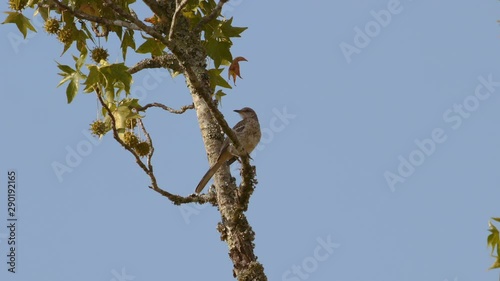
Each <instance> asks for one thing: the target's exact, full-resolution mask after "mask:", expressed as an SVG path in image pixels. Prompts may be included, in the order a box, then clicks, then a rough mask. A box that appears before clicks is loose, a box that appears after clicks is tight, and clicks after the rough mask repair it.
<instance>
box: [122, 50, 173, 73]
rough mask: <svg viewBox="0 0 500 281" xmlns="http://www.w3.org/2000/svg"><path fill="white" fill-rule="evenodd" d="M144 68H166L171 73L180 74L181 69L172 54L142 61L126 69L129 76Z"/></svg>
mask: <svg viewBox="0 0 500 281" xmlns="http://www.w3.org/2000/svg"><path fill="white" fill-rule="evenodd" d="M145 68H168V69H172V70H173V71H177V72H182V67H181V66H180V64H179V61H178V60H177V58H176V57H175V56H174V55H173V54H166V55H163V56H158V57H154V58H150V59H143V60H141V61H140V62H138V63H137V64H136V65H134V66H132V67H131V68H129V69H128V72H129V73H130V74H134V73H136V72H139V71H141V70H143V69H145Z"/></svg>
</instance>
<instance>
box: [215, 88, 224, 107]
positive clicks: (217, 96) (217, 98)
mask: <svg viewBox="0 0 500 281" xmlns="http://www.w3.org/2000/svg"><path fill="white" fill-rule="evenodd" d="M225 95H226V94H225V93H224V92H223V91H222V90H220V89H219V90H218V91H217V93H215V99H216V100H217V101H218V102H219V104H222V97H223V96H225Z"/></svg>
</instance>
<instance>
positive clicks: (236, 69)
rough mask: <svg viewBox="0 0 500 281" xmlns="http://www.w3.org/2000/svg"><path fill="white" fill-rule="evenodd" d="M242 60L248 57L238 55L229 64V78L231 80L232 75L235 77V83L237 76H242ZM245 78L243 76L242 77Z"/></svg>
mask: <svg viewBox="0 0 500 281" xmlns="http://www.w3.org/2000/svg"><path fill="white" fill-rule="evenodd" d="M240 61H247V59H246V58H244V57H236V58H235V59H234V60H233V62H232V63H231V65H230V66H229V71H228V79H229V80H231V76H232V77H233V83H234V85H236V76H238V77H240V78H241V75H240V64H239V62H240ZM241 79H243V78H241Z"/></svg>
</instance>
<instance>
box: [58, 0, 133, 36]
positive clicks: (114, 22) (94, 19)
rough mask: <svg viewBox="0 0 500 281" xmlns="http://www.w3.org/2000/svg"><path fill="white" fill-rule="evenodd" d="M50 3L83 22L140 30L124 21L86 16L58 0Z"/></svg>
mask: <svg viewBox="0 0 500 281" xmlns="http://www.w3.org/2000/svg"><path fill="white" fill-rule="evenodd" d="M50 1H52V2H53V3H54V4H56V5H57V6H58V7H59V8H61V9H62V10H64V11H67V12H68V13H70V14H72V15H73V16H75V17H76V18H79V19H84V20H88V21H91V22H95V23H100V24H103V25H113V26H120V27H126V28H130V29H134V30H141V29H140V28H139V27H138V26H137V25H135V24H133V23H130V22H126V21H122V20H109V19H107V18H104V17H96V16H92V15H89V14H86V13H84V12H82V11H79V10H73V9H71V8H70V7H68V6H66V5H65V4H63V3H62V2H60V1H58V0H50Z"/></svg>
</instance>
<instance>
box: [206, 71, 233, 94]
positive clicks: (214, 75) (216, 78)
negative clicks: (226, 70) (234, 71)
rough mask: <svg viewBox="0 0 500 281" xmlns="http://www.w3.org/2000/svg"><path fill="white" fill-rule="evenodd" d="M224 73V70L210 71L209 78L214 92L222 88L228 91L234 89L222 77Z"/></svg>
mask: <svg viewBox="0 0 500 281" xmlns="http://www.w3.org/2000/svg"><path fill="white" fill-rule="evenodd" d="M222 71H223V69H222V68H220V69H219V68H217V69H216V68H213V69H210V70H208V76H209V77H210V87H211V88H212V91H215V87H217V86H220V87H224V88H228V89H232V88H231V85H229V83H227V81H226V80H224V78H222V76H221V75H220V74H221V72H222Z"/></svg>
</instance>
